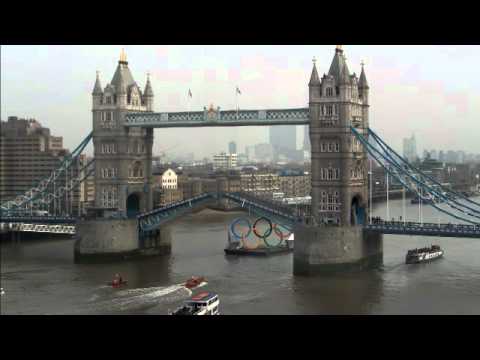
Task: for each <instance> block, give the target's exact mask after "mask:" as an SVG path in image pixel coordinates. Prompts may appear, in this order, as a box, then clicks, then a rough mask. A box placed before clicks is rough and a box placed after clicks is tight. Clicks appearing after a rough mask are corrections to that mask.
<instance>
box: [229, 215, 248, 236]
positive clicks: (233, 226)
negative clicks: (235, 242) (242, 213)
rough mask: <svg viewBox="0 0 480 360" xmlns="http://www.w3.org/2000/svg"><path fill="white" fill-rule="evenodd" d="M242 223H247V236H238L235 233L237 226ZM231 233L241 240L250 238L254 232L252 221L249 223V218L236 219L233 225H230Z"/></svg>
mask: <svg viewBox="0 0 480 360" xmlns="http://www.w3.org/2000/svg"><path fill="white" fill-rule="evenodd" d="M241 221H243V222H245V223H246V225H247V227H248V231H247V233H246V234H240V235H238V234H237V233H236V232H235V225H237V224H238V223H240V222H241ZM230 231H231V232H232V234H233V235H234V236H235V237H236V238H237V239H241V238H242V237H243V236H245V237H248V236H249V235H250V233H251V232H252V225H251V224H250V221H248V219H247V218H238V219H235V220H234V221H233V222H232V224H231V225H230Z"/></svg>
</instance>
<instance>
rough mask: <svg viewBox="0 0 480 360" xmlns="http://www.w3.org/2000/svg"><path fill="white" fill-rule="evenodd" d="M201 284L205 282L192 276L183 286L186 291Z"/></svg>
mask: <svg viewBox="0 0 480 360" xmlns="http://www.w3.org/2000/svg"><path fill="white" fill-rule="evenodd" d="M203 282H205V278H204V277H201V276H200V277H197V276H192V277H191V278H190V279H188V280H187V282H186V283H185V284H184V285H183V286H185V287H186V288H187V289H193V288H195V287H197V286H199V285H200V284H201V283H203Z"/></svg>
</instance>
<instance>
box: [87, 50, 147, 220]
mask: <svg viewBox="0 0 480 360" xmlns="http://www.w3.org/2000/svg"><path fill="white" fill-rule="evenodd" d="M145 90H146V92H147V93H146V94H142V92H141V90H140V87H139V86H138V85H137V83H136V82H135V80H134V79H133V76H132V74H131V72H130V69H129V67H128V62H127V58H126V55H125V53H124V52H123V50H122V54H121V56H120V60H119V61H118V65H117V69H116V70H115V74H114V75H113V78H112V81H111V82H110V83H109V84H107V86H106V87H105V89H104V91H102V88H101V85H100V80H99V76H98V74H97V79H96V81H95V86H94V90H93V93H92V97H93V107H92V116H93V144H94V156H95V160H96V161H95V208H97V209H104V210H107V211H106V213H107V215H108V212H109V211H113V212H118V211H120V212H121V213H122V214H124V215H129V216H133V215H135V214H136V213H138V212H143V211H149V210H151V209H152V202H153V200H152V199H153V197H152V184H153V182H152V176H151V166H152V165H151V157H152V145H153V130H152V129H142V128H135V129H130V128H128V127H126V126H125V115H126V114H127V113H129V112H148V111H152V109H153V91H152V90H151V84H150V80H148V81H147V86H146V88H145ZM104 213H105V211H104Z"/></svg>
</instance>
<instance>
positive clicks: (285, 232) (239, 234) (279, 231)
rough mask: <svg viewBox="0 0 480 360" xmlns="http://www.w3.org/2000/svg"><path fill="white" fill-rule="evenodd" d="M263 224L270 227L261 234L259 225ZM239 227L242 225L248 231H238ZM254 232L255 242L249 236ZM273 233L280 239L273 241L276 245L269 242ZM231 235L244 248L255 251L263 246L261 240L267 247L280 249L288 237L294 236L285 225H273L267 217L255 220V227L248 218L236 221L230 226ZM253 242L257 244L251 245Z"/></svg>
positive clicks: (241, 229) (240, 229)
mask: <svg viewBox="0 0 480 360" xmlns="http://www.w3.org/2000/svg"><path fill="white" fill-rule="evenodd" d="M261 222H265V223H267V227H268V226H269V228H267V229H265V230H264V232H263V234H260V233H259V230H260V232H261V231H262V229H259V227H258V225H259V224H260V223H261ZM237 225H242V227H243V226H245V227H246V228H247V229H243V228H237V229H236V227H237ZM262 227H263V226H262ZM252 230H253V233H254V235H255V236H254V237H253V238H255V240H254V239H249V236H250V235H251V233H252ZM273 232H274V233H275V235H276V236H277V237H278V240H276V239H275V240H273V241H275V244H270V243H269V241H268V240H267V238H268V237H270V236H271V235H272V233H273ZM230 233H231V234H233V237H234V238H235V239H236V240H237V241H238V240H240V242H241V244H242V247H243V248H245V249H249V250H253V249H256V248H258V247H259V246H260V245H261V241H260V239H262V240H263V242H264V244H265V246H267V247H279V246H281V244H282V243H283V242H284V241H285V242H286V241H287V239H288V237H289V236H290V235H291V234H292V232H291V231H290V230H289V229H288V228H287V227H285V226H284V225H282V224H273V223H272V221H271V220H270V219H268V218H267V217H263V216H262V217H260V218H257V219H256V220H255V222H254V224H253V226H252V225H251V222H250V221H249V220H248V219H247V218H238V219H235V220H234V221H233V222H232V223H231V225H230ZM270 240H271V239H270ZM231 241H232V240H231V239H230V236H229V242H231ZM252 241H253V242H255V243H252V244H251V245H249V244H248V242H252Z"/></svg>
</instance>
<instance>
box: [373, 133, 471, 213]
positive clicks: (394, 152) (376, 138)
mask: <svg viewBox="0 0 480 360" xmlns="http://www.w3.org/2000/svg"><path fill="white" fill-rule="evenodd" d="M368 131H369V133H370V134H371V135H372V136H373V137H374V138H375V140H376V141H377V143H378V144H379V145H382V144H383V145H384V146H385V147H387V148H388V150H389V151H391V152H392V153H393V154H395V155H396V156H397V157H398V158H399V159H400V160H401V161H402V162H403V163H405V164H406V165H407V166H408V167H410V168H411V169H413V170H414V171H416V172H417V173H419V174H421V175H422V176H423V177H425V178H426V179H428V180H430V181H432V182H433V183H435V184H436V185H438V186H439V187H440V188H441V189H442V190H443V191H445V192H446V193H448V194H452V196H457V197H460V198H462V199H464V200H466V201H468V202H470V203H472V204H474V205H476V206H480V203H477V202H475V201H473V200H470V199H469V198H467V197H465V196H464V195H463V194H461V193H457V192H456V191H453V190H450V189H448V188H445V187H444V186H443V185H442V184H441V183H439V182H438V181H437V180H435V179H434V178H432V177H430V176H428V175H427V174H425V173H423V172H422V171H421V170H420V169H418V168H416V167H415V166H413V165H411V164H410V163H409V162H408V161H406V160H405V159H404V158H403V157H402V156H400V155H399V154H398V153H397V152H396V151H395V150H394V149H392V148H391V147H390V146H389V145H388V144H387V143H385V141H383V140H382V139H381V138H380V137H379V136H378V135H377V134H376V133H375V132H374V131H373V130H372V129H370V128H369V129H368ZM452 200H454V199H452ZM462 205H463V206H465V207H467V206H466V205H464V204H462ZM469 209H470V210H472V211H475V212H477V210H474V209H471V208H469Z"/></svg>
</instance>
